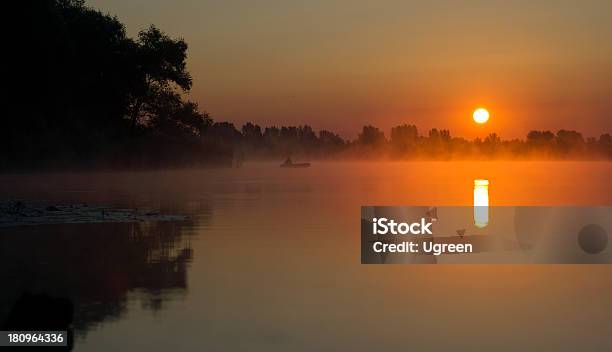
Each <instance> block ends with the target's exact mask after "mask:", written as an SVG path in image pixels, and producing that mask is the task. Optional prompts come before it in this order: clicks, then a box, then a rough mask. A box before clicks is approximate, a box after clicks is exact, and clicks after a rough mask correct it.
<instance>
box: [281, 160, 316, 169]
mask: <svg viewBox="0 0 612 352" xmlns="http://www.w3.org/2000/svg"><path fill="white" fill-rule="evenodd" d="M280 167H288V168H304V167H310V163H294V162H293V161H292V160H291V158H287V160H285V162H284V163H282V164H281V165H280Z"/></svg>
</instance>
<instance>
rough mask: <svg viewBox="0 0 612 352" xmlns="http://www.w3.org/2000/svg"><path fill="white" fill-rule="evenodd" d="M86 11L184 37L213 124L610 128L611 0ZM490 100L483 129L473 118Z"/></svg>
mask: <svg viewBox="0 0 612 352" xmlns="http://www.w3.org/2000/svg"><path fill="white" fill-rule="evenodd" d="M87 3H88V4H89V5H92V6H94V7H96V8H99V9H101V10H102V11H104V12H110V13H112V14H116V15H118V17H119V19H120V20H121V21H122V22H124V23H125V24H126V25H127V27H128V32H129V33H130V34H131V35H134V34H135V33H137V31H138V30H139V29H142V28H145V27H146V26H148V25H149V24H151V23H153V24H156V25H157V26H158V27H160V28H161V29H162V30H164V31H166V32H167V33H168V34H169V35H171V36H176V37H183V38H184V39H185V40H186V41H187V42H188V44H189V61H188V68H189V70H190V72H191V73H192V75H193V78H194V87H193V90H192V92H191V94H190V99H192V100H194V101H197V102H198V103H199V104H200V105H201V107H202V108H204V109H205V110H207V111H208V112H209V113H210V114H211V115H212V116H213V118H214V119H215V120H222V121H225V120H227V121H232V122H234V123H236V125H238V126H240V125H241V124H242V123H244V122H245V121H253V122H255V123H258V124H260V125H271V124H277V125H280V124H283V125H296V124H304V123H308V124H310V125H312V126H313V127H314V128H315V129H321V128H326V129H332V130H334V131H337V132H340V133H341V134H342V135H344V136H345V137H351V138H352V137H355V136H356V134H357V131H358V130H359V129H360V128H361V126H362V125H363V124H374V125H376V126H379V127H381V128H383V129H384V130H385V132H386V134H387V135H388V129H389V128H390V127H391V126H393V125H397V124H402V123H413V124H416V125H417V126H418V127H419V128H420V130H421V132H422V133H424V132H425V131H426V129H428V128H431V127H438V128H448V129H450V130H451V134H453V135H461V136H465V137H469V138H472V137H476V136H484V135H486V134H487V133H489V132H492V131H496V132H498V133H499V134H500V135H501V136H502V137H503V138H514V137H523V136H524V135H525V134H526V132H527V131H528V130H530V129H551V130H553V131H556V130H558V129H560V128H566V129H577V130H579V131H582V132H583V133H584V134H586V135H588V136H591V135H597V136H598V135H599V134H600V133H602V132H611V130H612V122H611V121H612V40H610V38H612V21H611V20H610V13H612V2H610V1H581V2H575V1H571V2H570V1H537V2H534V1H512V2H510V4H508V2H506V1H499V2H498V1H482V2H481V1H467V2H463V1H462V2H458V1H448V2H443V1H431V2H425V1H422V2H412V3H411V2H408V1H376V2H373V1H366V0H353V1H333V0H311V1H308V2H301V1H300V2H298V1H289V0H286V1H250V0H243V1H234V0H219V1H197V0H191V1H185V0H181V1H178V0H177V1H159V0H149V1H144V0H131V1H125V0H105V1H100V0H97V1H89V2H87ZM477 106H485V107H487V108H488V109H489V111H490V112H491V119H490V121H489V123H487V124H485V125H483V126H477V125H475V124H474V123H473V121H472V120H471V112H472V111H473V109H474V108H476V107H477Z"/></svg>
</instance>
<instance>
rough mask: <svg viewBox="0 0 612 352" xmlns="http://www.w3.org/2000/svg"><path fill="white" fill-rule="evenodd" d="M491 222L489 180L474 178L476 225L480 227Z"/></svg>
mask: <svg viewBox="0 0 612 352" xmlns="http://www.w3.org/2000/svg"><path fill="white" fill-rule="evenodd" d="M488 224H489V180H480V179H476V180H474V225H475V226H476V227H478V228H483V227H486V226H487V225H488Z"/></svg>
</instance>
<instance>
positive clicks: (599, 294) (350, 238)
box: [0, 162, 612, 351]
mask: <svg viewBox="0 0 612 352" xmlns="http://www.w3.org/2000/svg"><path fill="white" fill-rule="evenodd" d="M611 173H612V164H611V163H608V162H339V163H332V162H319V163H314V164H313V165H312V167H310V168H306V169H282V168H279V167H278V164H277V163H245V164H244V166H243V167H242V168H240V169H207V170H174V171H156V172H120V173H70V174H61V173H54V174H38V175H24V174H19V175H2V176H0V197H1V198H2V199H25V200H46V201H49V202H57V203H88V204H103V205H108V206H115V207H130V208H139V209H145V208H151V209H157V210H159V211H161V212H165V213H180V214H186V215H189V217H190V219H189V220H188V221H184V222H179V223H152V224H148V223H142V224H140V223H136V224H85V225H83V224H65V225H48V226H33V227H15V228H3V229H0V239H1V242H2V248H3V250H2V254H3V255H2V260H1V261H0V263H2V266H1V267H0V277H1V278H3V280H10V281H4V282H10V283H11V285H10V286H4V285H3V287H11V289H9V290H7V289H3V294H2V296H1V300H0V305H1V306H0V312H1V313H4V312H6V311H7V310H8V309H9V308H10V305H11V302H12V300H13V299H14V297H15V296H17V295H18V294H19V291H20V290H26V289H28V290H32V291H34V292H41V293H47V294H50V295H70V298H71V299H72V300H73V302H75V305H76V308H77V309H76V315H77V316H76V317H75V322H76V324H75V328H76V329H77V330H78V331H77V332H78V334H77V340H76V343H77V345H76V347H75V350H77V351H80V350H83V351H108V350H126V349H130V348H131V349H136V348H141V349H142V348H146V349H148V350H151V351H166V350H169V349H174V350H202V349H207V350H240V349H247V348H248V350H254V351H270V350H278V351H286V350H292V351H299V350H303V351H311V350H315V349H316V350H359V351H371V350H385V351H387V350H388V351H391V350H407V349H410V348H413V349H417V350H427V349H442V348H449V349H452V348H453V347H454V345H455V344H457V345H459V344H461V346H474V348H478V349H483V350H489V349H491V350H492V349H494V350H507V351H515V350H518V349H521V348H522V347H525V346H529V348H530V349H535V350H537V349H547V350H567V351H574V350H578V349H584V350H597V349H599V350H607V349H609V348H610V347H611V346H610V345H611V344H612V343H611V342H610V340H609V337H608V333H607V332H608V331H609V330H610V328H612V322H611V321H610V320H609V315H610V312H611V311H612V301H610V299H609V292H610V290H611V289H612V284H610V280H609V277H610V275H611V274H612V268H610V267H608V266H572V265H556V266H546V265H540V266H529V265H511V266H504V265H495V266H488V265H475V266H469V265H463V266H409V265H398V266H392V265H387V266H368V265H361V264H360V260H359V255H360V247H359V246H360V241H359V233H360V229H359V226H360V222H359V221H360V220H359V211H360V206H362V205H472V204H473V199H474V194H473V192H474V180H475V179H486V180H488V181H489V188H488V196H489V203H490V205H492V206H499V205H608V204H611V202H612V193H611V191H610V190H609V175H610V174H611ZM493 221H494V220H493ZM9 249H10V251H9ZM95 253H97V254H96V255H93V254H95ZM128 332H129V333H128ZM570 332H571V333H570ZM440 336H444V338H443V339H442V338H440ZM536 337H537V338H536ZM500 341H503V342H504V343H503V344H500Z"/></svg>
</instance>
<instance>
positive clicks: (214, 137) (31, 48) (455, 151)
mask: <svg viewBox="0 0 612 352" xmlns="http://www.w3.org/2000/svg"><path fill="white" fill-rule="evenodd" d="M16 5H17V10H16V13H15V16H16V18H18V19H19V20H20V22H19V23H20V26H21V27H20V28H16V29H15V31H14V33H13V36H12V37H11V38H10V39H11V45H10V50H9V51H8V52H7V54H6V56H7V57H8V59H9V60H8V61H9V64H8V65H7V68H8V70H9V71H11V73H13V74H14V75H15V76H17V79H15V80H10V81H8V82H6V84H5V86H6V87H7V88H8V91H9V94H8V95H7V99H6V100H7V106H6V107H5V109H4V111H3V112H2V128H0V141H1V143H2V145H1V147H0V168H1V169H3V170H6V169H19V168H33V167H54V168H58V167H64V166H68V167H87V166H104V167H118V168H126V167H127V168H138V167H167V166H184V165H198V164H224V165H231V164H232V163H233V161H234V160H235V159H236V158H238V159H245V158H246V159H248V158H256V157H271V158H281V157H282V158H284V157H286V156H288V155H301V156H304V157H360V158H361V157H368V158H381V157H384V158H399V159H411V158H428V159H432V158H433V159H451V158H503V157H513V158H515V157H524V158H531V157H537V158H612V141H611V138H610V134H603V135H601V136H600V137H599V138H597V139H595V138H586V139H585V138H584V137H583V136H582V135H581V134H580V133H578V132H576V131H567V130H560V131H558V132H557V133H556V134H554V133H552V132H550V131H532V132H529V134H528V135H527V137H526V139H525V140H518V139H515V140H501V138H500V137H499V136H497V135H496V134H491V135H489V136H487V137H486V138H485V139H484V140H481V139H475V140H473V141H468V140H466V139H464V138H460V137H452V136H451V134H450V132H449V131H448V130H438V129H431V130H429V131H428V132H427V134H426V135H420V134H419V133H418V130H417V127H416V126H414V125H408V124H406V125H401V126H397V127H394V128H392V129H391V133H390V135H389V138H387V137H386V136H385V134H384V133H383V132H382V131H381V130H380V129H378V128H377V127H374V126H364V127H363V129H362V131H361V133H360V134H359V136H358V138H357V139H356V140H351V141H349V140H345V139H343V138H341V137H340V136H339V135H338V134H336V133H334V132H331V131H326V130H321V131H318V132H316V131H315V130H313V128H312V127H310V126H308V125H303V126H278V127H276V126H270V127H264V128H262V127H261V126H258V125H256V124H253V123H246V124H244V125H243V126H242V127H240V128H236V127H235V126H234V125H233V124H232V123H229V122H214V121H213V120H212V119H211V117H210V116H209V115H208V114H207V113H206V112H204V111H202V110H200V108H199V107H198V105H197V104H196V103H194V102H191V101H189V100H187V99H185V93H187V92H188V91H189V90H190V89H191V85H192V78H191V76H190V74H189V72H188V71H187V69H186V59H187V44H186V43H185V41H184V40H182V39H180V38H179V39H174V38H170V37H169V36H167V35H166V34H164V33H163V32H162V31H160V30H159V29H158V28H157V27H155V26H151V27H149V28H147V29H144V30H142V31H140V32H139V33H138V35H137V36H136V38H131V37H129V36H128V35H127V34H126V30H125V26H124V25H123V24H122V23H121V22H119V20H118V19H117V18H116V17H114V16H111V15H108V14H104V13H102V12H100V11H98V10H95V9H92V8H90V7H87V6H85V4H84V2H83V1H82V0H30V1H23V2H17V4H16ZM13 42H14V43H13Z"/></svg>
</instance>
